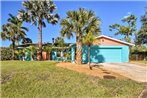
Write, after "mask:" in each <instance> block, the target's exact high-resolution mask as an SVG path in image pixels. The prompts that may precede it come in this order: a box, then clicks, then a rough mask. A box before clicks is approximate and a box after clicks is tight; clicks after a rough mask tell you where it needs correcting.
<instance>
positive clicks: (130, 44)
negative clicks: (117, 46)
mask: <svg viewBox="0 0 147 98" xmlns="http://www.w3.org/2000/svg"><path fill="white" fill-rule="evenodd" d="M101 37H104V38H107V39H111V40H114V41H117V42H120V43H123V44H126V45H129V46H135V45H134V44H132V43H128V42H125V41H121V40H118V39H115V38H112V37H109V36H105V35H100V36H98V37H96V38H101Z"/></svg>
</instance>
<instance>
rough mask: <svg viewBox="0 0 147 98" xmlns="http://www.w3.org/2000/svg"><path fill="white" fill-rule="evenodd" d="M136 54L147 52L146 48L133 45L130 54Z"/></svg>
mask: <svg viewBox="0 0 147 98" xmlns="http://www.w3.org/2000/svg"><path fill="white" fill-rule="evenodd" d="M137 52H147V47H146V46H143V45H135V46H134V47H131V53H137Z"/></svg>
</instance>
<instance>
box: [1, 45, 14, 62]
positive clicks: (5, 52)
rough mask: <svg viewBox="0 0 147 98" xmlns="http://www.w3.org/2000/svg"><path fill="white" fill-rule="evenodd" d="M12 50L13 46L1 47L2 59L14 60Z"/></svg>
mask: <svg viewBox="0 0 147 98" xmlns="http://www.w3.org/2000/svg"><path fill="white" fill-rule="evenodd" d="M12 52H13V51H12V49H11V48H4V47H3V48H1V60H12V59H13V58H12Z"/></svg>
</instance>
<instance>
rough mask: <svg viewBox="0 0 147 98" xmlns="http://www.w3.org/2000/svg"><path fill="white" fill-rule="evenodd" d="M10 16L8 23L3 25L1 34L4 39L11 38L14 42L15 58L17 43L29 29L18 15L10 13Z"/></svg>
mask: <svg viewBox="0 0 147 98" xmlns="http://www.w3.org/2000/svg"><path fill="white" fill-rule="evenodd" d="M9 16H10V18H9V19H8V23H6V24H4V25H3V26H2V32H1V33H0V35H1V38H2V40H9V41H11V42H12V49H13V51H12V53H13V55H12V56H13V59H14V57H15V54H14V50H15V44H16V42H17V43H18V42H19V41H20V40H21V39H23V38H24V37H25V36H26V33H25V31H28V29H27V28H25V27H23V26H22V22H21V21H19V19H18V18H17V17H15V16H13V15H11V14H9Z"/></svg>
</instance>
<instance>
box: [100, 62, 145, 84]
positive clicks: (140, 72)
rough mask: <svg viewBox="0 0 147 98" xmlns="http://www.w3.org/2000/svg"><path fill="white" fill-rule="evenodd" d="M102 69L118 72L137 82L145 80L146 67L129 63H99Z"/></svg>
mask: <svg viewBox="0 0 147 98" xmlns="http://www.w3.org/2000/svg"><path fill="white" fill-rule="evenodd" d="M101 65H103V68H104V69H107V70H111V71H114V72H117V73H119V74H120V75H123V76H125V77H128V78H130V79H132V80H135V81H138V82H147V67H146V66H139V65H137V64H130V63H101Z"/></svg>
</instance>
